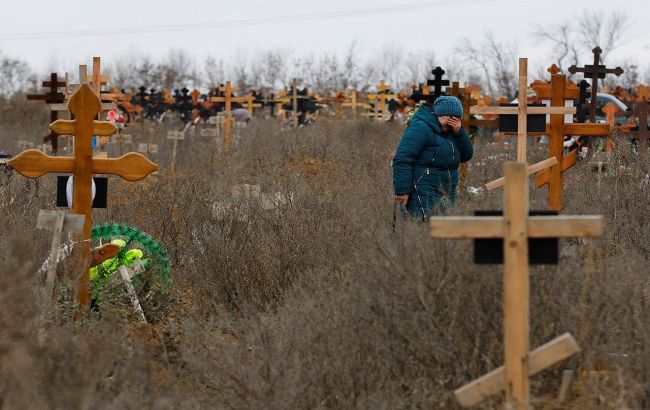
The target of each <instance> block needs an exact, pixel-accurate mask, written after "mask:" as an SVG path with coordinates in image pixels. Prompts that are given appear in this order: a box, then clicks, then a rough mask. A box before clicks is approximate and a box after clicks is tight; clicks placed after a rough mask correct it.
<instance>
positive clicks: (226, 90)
mask: <svg viewBox="0 0 650 410" xmlns="http://www.w3.org/2000/svg"><path fill="white" fill-rule="evenodd" d="M218 90H219V91H220V92H223V96H219V97H212V98H210V101H211V102H219V103H223V104H224V111H225V113H226V119H225V121H224V132H223V134H224V150H225V151H226V152H228V150H229V149H230V139H231V135H232V124H233V122H234V119H233V118H232V113H231V111H232V103H234V102H238V103H241V102H245V101H246V98H243V97H234V96H233V92H235V91H237V89H236V88H233V87H232V85H231V84H230V81H226V85H225V86H224V87H219V89H218Z"/></svg>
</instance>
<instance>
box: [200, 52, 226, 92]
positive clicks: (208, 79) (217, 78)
mask: <svg viewBox="0 0 650 410" xmlns="http://www.w3.org/2000/svg"><path fill="white" fill-rule="evenodd" d="M203 71H204V72H205V81H204V82H203V85H204V86H205V87H207V88H208V89H213V88H215V87H218V86H219V84H221V83H223V82H224V81H225V78H226V76H227V74H226V64H225V62H224V61H223V60H222V59H218V60H217V59H216V58H214V57H212V56H208V57H207V58H206V59H205V63H204V65H203Z"/></svg>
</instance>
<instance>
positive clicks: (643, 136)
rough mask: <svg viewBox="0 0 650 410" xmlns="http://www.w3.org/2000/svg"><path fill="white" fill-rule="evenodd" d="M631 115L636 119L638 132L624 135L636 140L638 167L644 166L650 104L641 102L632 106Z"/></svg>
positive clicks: (649, 133) (649, 134) (649, 135)
mask: <svg viewBox="0 0 650 410" xmlns="http://www.w3.org/2000/svg"><path fill="white" fill-rule="evenodd" d="M632 114H633V115H634V116H635V117H636V120H637V122H638V123H639V130H638V131H628V132H627V133H626V134H627V135H629V136H631V137H636V138H637V139H638V147H639V165H641V166H645V160H646V156H647V151H648V137H650V130H648V117H649V116H650V104H648V103H647V102H646V101H641V102H638V103H636V104H634V107H633V108H632Z"/></svg>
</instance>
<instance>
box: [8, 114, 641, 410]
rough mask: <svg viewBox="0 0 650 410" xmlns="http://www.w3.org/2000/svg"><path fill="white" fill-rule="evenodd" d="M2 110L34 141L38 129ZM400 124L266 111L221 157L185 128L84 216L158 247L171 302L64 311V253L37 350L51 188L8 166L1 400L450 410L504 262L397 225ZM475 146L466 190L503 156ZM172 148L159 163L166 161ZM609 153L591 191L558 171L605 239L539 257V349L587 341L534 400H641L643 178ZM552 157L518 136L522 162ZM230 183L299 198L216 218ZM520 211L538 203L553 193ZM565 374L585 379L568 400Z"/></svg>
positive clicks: (479, 348) (578, 173) (492, 325)
mask: <svg viewBox="0 0 650 410" xmlns="http://www.w3.org/2000/svg"><path fill="white" fill-rule="evenodd" d="M4 118H6V117H3V121H2V122H3V124H1V126H2V127H5V129H6V127H7V126H12V127H14V128H13V129H15V130H16V132H24V133H25V135H40V134H42V133H43V130H44V129H45V128H44V125H43V124H37V125H35V126H32V125H26V124H28V121H31V120H30V119H28V120H27V121H24V120H23V118H17V119H12V120H11V121H10V123H9V120H5V119H4ZM27 118H30V117H27ZM39 118H40V117H39ZM42 122H43V123H46V118H43V121H42ZM11 124H14V125H11ZM30 127H31V128H30ZM158 127H159V128H156V135H160V136H161V137H164V135H165V130H164V126H158ZM401 130H402V129H401V127H400V126H399V125H385V124H375V123H369V122H337V123H334V122H332V123H329V122H322V123H319V124H318V125H317V126H315V127H311V128H305V129H300V130H291V131H284V132H280V131H279V130H278V127H277V124H275V123H272V122H265V121H261V120H260V121H255V122H253V123H251V124H250V126H249V127H247V128H245V129H244V130H243V133H242V136H241V138H240V141H239V143H238V144H237V145H236V146H235V147H234V149H233V150H232V153H231V154H230V156H228V157H226V156H224V155H223V154H218V155H215V156H214V158H212V159H211V157H210V156H211V154H210V152H211V150H210V144H209V142H207V140H206V139H202V137H198V136H197V137H188V138H187V139H186V140H185V141H182V142H181V145H180V146H179V158H178V168H179V172H178V174H177V175H173V176H172V175H169V174H168V173H166V172H164V171H163V172H162V173H161V175H160V176H152V177H149V178H148V179H147V180H145V181H142V182H139V183H127V182H121V181H119V180H117V179H111V180H110V182H109V208H108V209H107V210H96V211H95V213H94V218H95V220H94V223H103V222H108V221H117V222H120V223H125V224H129V225H133V226H136V227H138V228H140V229H141V230H143V231H146V232H148V233H150V234H152V235H153V236H155V237H156V238H157V239H158V240H159V241H160V242H161V243H163V244H164V245H165V246H166V247H167V249H168V250H169V253H170V256H171V258H172V263H173V266H172V274H173V277H174V288H173V293H172V299H171V301H170V302H169V303H168V304H167V305H166V309H165V310H163V311H157V312H156V315H154V316H153V317H152V316H150V320H151V321H152V322H153V323H152V324H149V325H144V326H141V325H137V324H135V321H134V320H133V319H132V317H131V312H130V310H129V305H128V303H123V304H120V303H115V304H108V305H106V306H104V307H103V308H102V310H101V312H99V313H95V314H92V315H91V316H90V317H89V318H88V319H87V320H84V321H79V320H73V317H74V307H73V305H72V304H71V303H69V294H70V290H69V281H68V280H66V279H65V278H66V277H69V275H73V274H76V273H78V268H77V267H76V266H74V264H72V263H71V262H70V261H67V262H65V263H63V264H62V266H61V268H60V273H61V275H62V276H61V277H62V279H61V280H60V282H59V284H60V286H59V292H60V293H59V295H60V298H59V301H60V303H59V304H58V306H57V312H58V314H57V316H56V321H55V323H52V324H50V325H48V326H47V327H46V328H45V331H44V333H43V335H42V336H43V338H44V339H43V342H42V343H40V342H39V337H38V334H39V332H38V330H37V322H36V319H37V318H38V316H39V312H40V310H41V309H42V308H43V303H42V302H40V300H39V299H38V295H37V294H35V292H34V290H35V289H36V288H37V287H38V286H39V282H41V281H42V279H43V278H40V277H36V276H35V271H36V270H37V267H38V266H40V265H41V264H42V263H43V261H44V260H45V258H46V255H47V253H48V250H49V240H50V238H49V233H48V232H47V231H36V230H35V228H34V225H35V218H36V215H37V213H38V210H39V209H41V208H51V207H52V206H53V201H54V190H55V188H54V178H53V177H44V178H41V179H40V180H38V181H34V180H28V179H25V178H23V177H21V176H20V175H16V174H14V175H13V176H11V175H6V174H0V186H2V194H1V195H0V220H1V221H2V226H3V235H2V240H1V244H2V246H1V247H0V249H1V250H0V255H1V256H0V266H1V268H0V306H2V309H0V326H1V327H2V332H0V408H8V409H16V408H27V407H30V408H61V409H63V408H125V407H135V406H139V407H145V408H225V409H262V408H264V409H313V408H322V409H347V408H362V409H366V408H368V409H370V408H372V409H394V408H441V409H442V408H444V409H449V408H455V407H456V406H457V404H456V402H455V400H454V398H453V394H452V391H453V389H454V388H457V387H459V386H461V385H462V384H464V383H466V382H468V381H470V380H472V379H474V378H476V377H477V376H480V375H482V374H484V373H485V372H487V371H489V370H491V369H493V368H495V367H496V366H499V365H500V364H501V363H502V361H503V359H502V323H501V321H502V312H501V292H502V283H501V278H502V268H501V267H500V266H488V267H484V266H476V265H473V264H472V263H471V246H472V245H471V243H470V242H469V241H445V240H434V239H431V238H429V237H428V231H427V229H426V226H425V225H424V224H421V223H416V222H413V221H402V220H398V223H397V229H396V230H395V232H393V231H392V218H393V202H392V195H391V183H390V175H391V171H390V164H389V162H388V154H389V152H390V150H391V149H393V148H394V146H395V144H396V143H397V141H398V140H399V137H400V135H401ZM134 132H135V131H134ZM12 138H13V136H11V137H10V136H9V135H7V136H4V137H3V138H0V143H1V144H5V143H6V145H2V146H13V143H11V141H12ZM34 140H35V139H34ZM484 141H485V140H484V139H482V138H479V139H478V142H477V146H476V155H475V159H474V160H473V164H474V165H473V166H472V167H471V168H470V174H469V181H468V183H469V185H471V186H478V185H480V184H481V183H484V182H486V181H489V180H491V179H492V178H494V177H497V176H499V175H500V173H501V163H500V162H496V161H488V160H486V158H488V157H489V156H491V155H495V154H498V153H500V152H501V150H500V149H499V150H497V148H494V147H491V146H490V145H489V144H486V143H484ZM165 143H166V144H167V145H165V146H163V147H162V148H161V153H160V154H159V155H160V157H155V154H154V156H153V159H154V160H156V161H157V162H159V163H160V164H161V165H162V167H163V168H167V167H168V164H169V158H170V151H171V148H170V142H165ZM618 148H619V151H618V152H617V153H616V156H615V159H614V163H613V164H612V165H611V166H610V170H611V171H612V172H611V173H610V175H608V176H605V177H604V178H603V187H602V192H600V193H599V192H597V191H596V189H595V178H596V177H595V174H594V173H592V171H591V170H590V168H589V166H588V165H587V164H586V162H581V163H579V164H578V165H577V166H576V167H575V168H574V169H572V170H570V171H569V173H568V174H567V178H566V181H567V186H566V212H567V213H568V214H603V215H605V218H606V229H605V236H604V237H603V238H601V239H595V240H588V241H578V240H577V239H576V240H573V239H568V240H562V241H561V242H560V243H561V246H562V248H563V250H564V256H563V257H562V258H561V260H560V263H559V264H558V265H557V266H544V267H533V268H531V321H532V323H531V345H532V346H538V345H540V344H542V343H543V342H546V341H548V340H550V339H552V338H553V337H555V336H557V335H559V334H561V333H563V332H565V331H569V332H571V333H572V334H574V335H575V337H576V339H577V340H578V343H579V345H580V346H581V348H582V350H583V351H582V353H580V354H579V355H577V356H576V357H574V358H572V359H571V360H569V361H566V362H563V363H562V364H561V365H558V366H556V367H554V368H553V369H551V370H547V371H545V372H543V373H542V374H540V375H539V376H536V377H535V378H534V382H533V386H532V387H533V393H534V396H535V397H536V398H537V399H536V407H537V408H548V409H553V408H576V409H584V408H590V409H599V408H600V409H608V408H643V407H646V408H647V407H650V401H649V400H650V398H649V397H648V391H647V389H648V385H649V384H650V368H649V367H650V365H649V364H650V330H649V328H648V326H647V323H648V317H650V279H649V277H648V268H647V263H648V257H649V255H650V234H649V233H648V232H650V229H649V226H648V216H647V212H648V209H647V205H646V204H648V203H649V201H650V188H649V187H648V181H647V178H646V180H645V182H644V180H643V177H642V176H641V175H639V174H638V173H637V172H636V166H637V165H638V164H636V163H635V162H634V161H635V159H634V158H633V157H632V156H630V155H628V154H627V148H626V144H625V143H624V142H623V141H620V143H619V145H618ZM512 155H514V153H512V154H511V157H512ZM545 156H546V153H545V152H543V151H541V150H539V151H538V150H537V149H536V148H535V146H531V148H530V157H531V158H530V160H531V162H535V161H536V160H538V159H542V158H544V157H545ZM479 163H483V164H484V165H481V166H479V165H478V164H479ZM210 164H212V167H213V169H212V171H211V170H210ZM241 183H253V184H260V185H261V187H262V190H263V191H265V192H276V191H281V192H289V191H291V192H293V193H294V194H295V201H294V202H293V203H292V205H291V206H290V207H286V208H282V209H280V210H279V211H278V212H262V211H260V210H259V209H257V208H255V204H254V203H252V202H247V201H245V200H242V201H240V202H237V204H236V207H235V208H234V210H233V211H232V212H231V213H230V214H228V215H226V217H225V218H223V217H222V218H220V219H216V218H213V216H212V211H211V209H212V202H213V201H215V200H221V199H222V198H224V197H226V196H229V195H230V190H231V187H232V186H233V185H236V184H241ZM501 195H502V192H500V191H496V192H493V193H488V194H478V195H469V194H467V193H462V194H461V197H460V201H459V202H460V205H459V207H458V208H457V209H456V210H455V211H454V212H457V213H463V214H469V213H471V211H472V210H474V209H496V208H499V207H500V203H501ZM531 201H532V203H531V208H532V209H543V208H544V207H545V191H533V192H532V193H531ZM241 214H246V215H247V216H248V217H247V218H245V219H244V220H242V218H241V217H240V215H241ZM145 311H146V306H145ZM564 369H573V370H575V371H576V374H577V375H578V377H577V382H576V383H575V384H574V385H573V386H572V389H571V392H570V394H569V399H568V401H567V402H566V403H564V404H562V405H561V404H559V403H558V402H557V399H556V397H557V392H558V388H559V384H560V379H561V374H562V370H564ZM498 406H499V401H498V400H494V401H492V402H490V403H487V404H486V408H492V407H495V408H498Z"/></svg>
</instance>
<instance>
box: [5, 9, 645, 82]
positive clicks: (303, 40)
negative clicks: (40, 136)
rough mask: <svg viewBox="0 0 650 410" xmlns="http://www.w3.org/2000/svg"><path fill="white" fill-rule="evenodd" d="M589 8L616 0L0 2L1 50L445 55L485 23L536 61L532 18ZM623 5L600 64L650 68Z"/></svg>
mask: <svg viewBox="0 0 650 410" xmlns="http://www.w3.org/2000/svg"><path fill="white" fill-rule="evenodd" d="M587 7H591V8H593V9H594V10H597V11H599V12H609V11H614V10H615V7H621V6H617V5H616V3H615V2H613V1H611V0H572V1H567V0H546V1H540V0H428V1H426V0H404V1H390V0H328V1H326V2H325V1H306V0H283V1H276V0H266V1H262V0H237V1H222V0H215V1H208V0H183V1H179V0H110V1H106V0H102V1H96V0H28V1H22V2H19V1H15V0H0V10H2V14H3V19H2V22H3V24H2V26H0V50H2V51H4V52H5V53H7V54H9V55H11V56H13V57H17V58H20V59H23V60H25V61H27V62H28V63H29V64H30V65H32V66H33V67H34V68H35V69H37V70H39V71H41V70H42V71H45V70H47V69H58V70H64V69H68V68H70V67H75V66H76V65H78V64H84V63H85V64H90V62H91V57H92V56H94V55H98V56H101V57H102V59H103V61H104V62H110V60H111V59H115V58H117V57H119V56H122V55H125V54H127V53H128V52H130V51H131V52H132V51H133V50H138V51H139V52H141V53H144V54H147V55H149V56H151V57H152V58H154V59H157V58H159V57H161V56H163V55H164V54H165V53H166V52H167V51H168V50H169V49H170V48H183V49H185V50H186V51H187V52H188V53H190V54H191V55H192V56H194V57H195V58H196V59H197V61H199V62H200V61H202V60H203V58H205V56H207V55H213V56H217V57H223V58H226V59H228V58H232V57H233V56H236V55H249V56H250V55H254V54H255V53H256V52H258V51H260V50H264V49H272V48H277V47H283V48H288V49H291V50H293V54H294V55H301V54H310V53H311V54H316V55H319V54H322V53H323V52H328V53H339V54H342V53H343V52H344V51H345V49H346V48H347V47H348V46H349V44H350V43H351V42H352V41H356V42H357V46H358V50H360V51H361V52H364V51H367V52H369V50H376V49H378V48H381V46H382V45H384V44H389V45H396V46H398V47H401V48H403V49H404V50H405V51H407V52H408V51H424V50H432V51H434V52H435V53H436V55H438V56H443V55H445V54H446V53H450V52H451V50H452V49H453V46H454V45H456V44H457V43H458V41H459V39H460V38H461V37H463V36H466V37H469V38H472V39H473V38H476V39H479V38H480V37H481V36H482V35H483V33H485V32H486V31H487V30H491V31H493V32H494V33H495V35H496V37H497V38H498V39H501V40H515V41H517V42H518V44H519V54H520V56H522V57H528V58H529V60H530V63H529V65H530V66H531V67H534V66H536V65H539V64H548V62H549V58H548V52H549V50H548V48H547V47H541V46H540V44H539V42H538V41H534V39H533V38H532V36H531V35H530V33H531V32H532V31H533V29H534V24H540V25H552V24H556V23H559V22H562V21H564V20H567V19H570V18H571V17H572V16H573V17H577V16H579V15H580V14H581V13H584V11H585V10H586V8H587ZM625 10H626V11H628V12H629V14H630V17H631V19H632V24H631V27H630V29H629V30H628V31H627V33H626V36H625V44H624V46H622V47H620V48H619V49H617V50H614V51H612V52H611V53H610V54H609V57H608V60H609V61H608V62H610V63H616V64H621V63H622V61H625V60H626V59H632V60H634V61H636V62H638V63H640V64H641V66H643V67H645V66H648V65H650V28H649V26H648V25H647V23H645V21H644V20H647V16H648V15H650V1H649V0H628V1H627V2H626V3H625ZM296 16H301V17H296ZM199 25H203V26H202V28H196V27H197V26H199ZM93 33H95V34H93ZM586 62H588V61H584V62H583V63H586Z"/></svg>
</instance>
